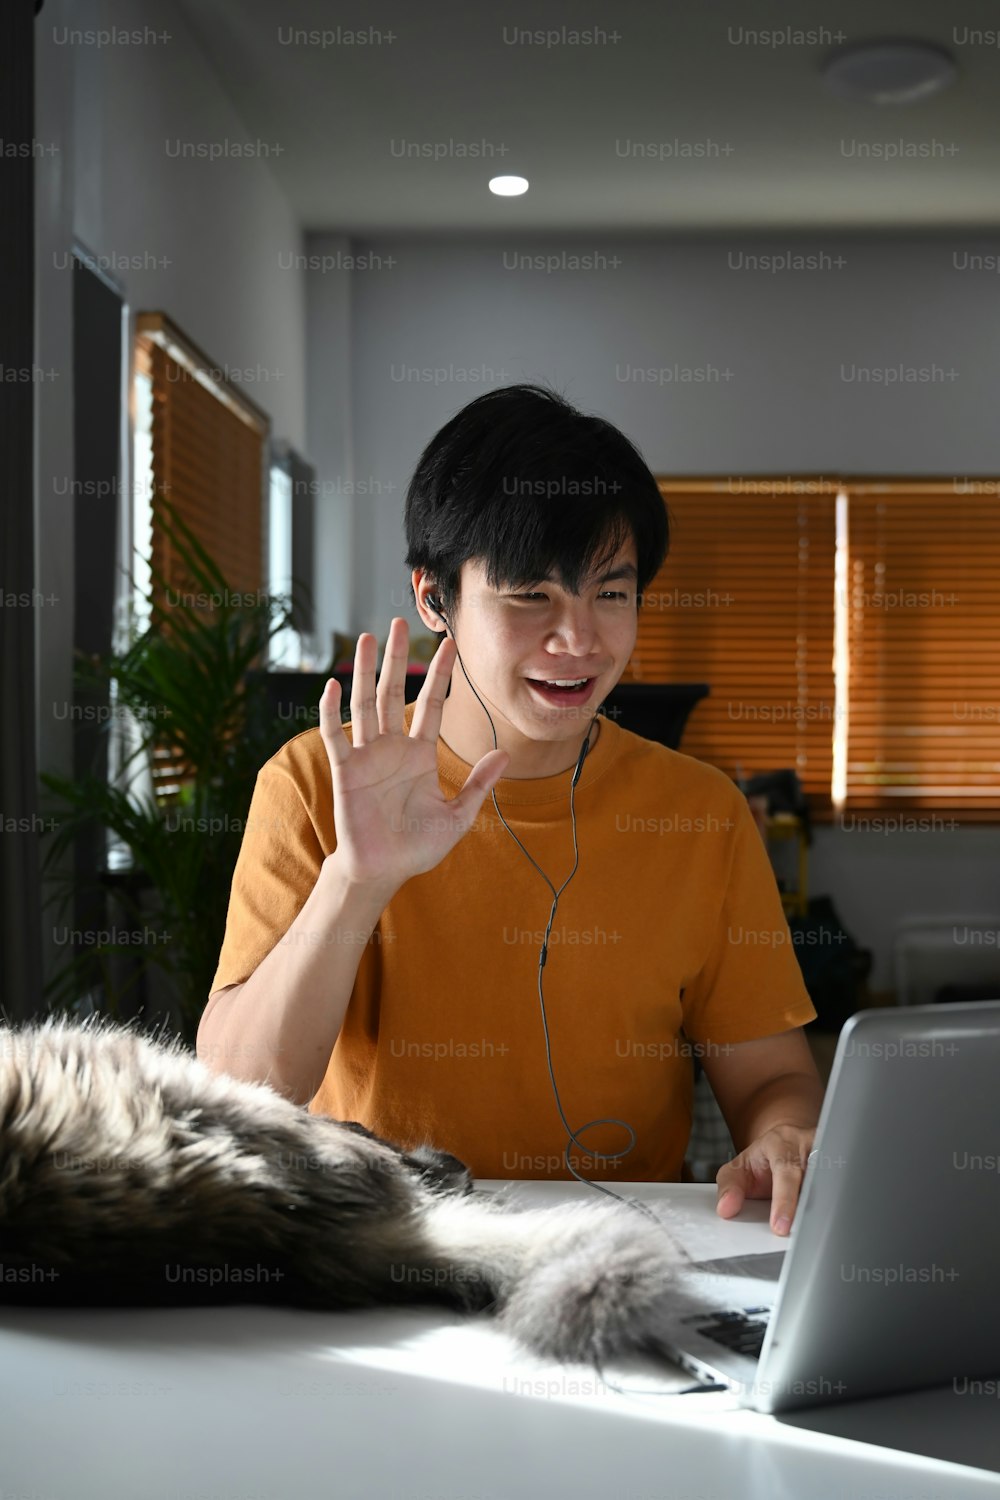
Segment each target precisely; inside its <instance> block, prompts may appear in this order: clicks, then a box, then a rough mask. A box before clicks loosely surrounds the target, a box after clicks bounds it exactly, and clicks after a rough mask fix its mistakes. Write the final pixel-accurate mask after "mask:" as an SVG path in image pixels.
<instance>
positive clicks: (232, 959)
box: [210, 760, 332, 993]
mask: <svg viewBox="0 0 1000 1500" xmlns="http://www.w3.org/2000/svg"><path fill="white" fill-rule="evenodd" d="M331 852H332V850H331V849H324V847H323V845H322V843H321V841H320V835H319V831H318V830H317V828H316V825H315V823H314V822H313V819H312V816H311V815H310V812H309V809H308V807H307V806H306V802H305V800H304V798H303V794H302V789H301V788H300V786H299V784H298V783H297V781H296V780H295V778H294V777H293V776H292V775H291V774H290V772H289V770H288V769H287V768H285V767H284V766H280V765H276V764H275V762H274V761H273V760H271V761H268V762H267V764H266V765H264V766H262V767H261V769H260V771H259V773H258V775H257V780H256V783H255V785H254V791H253V797H252V798H251V801H250V810H249V812H248V813H247V820H246V824H245V826H244V830H243V841H242V843H241V845H240V852H239V856H238V857H237V860H236V868H235V870H234V872H233V883H232V889H231V891H230V896H229V910H228V913H227V916H226V932H225V936H224V938H223V941H222V950H221V952H220V954H219V964H218V968H217V969H216V971H215V978H214V979H213V981H212V985H211V991H210V993H213V992H214V991H215V990H221V989H223V988H225V986H226V985H228V984H241V983H242V982H243V981H244V980H246V979H249V978H250V975H251V974H252V973H253V971H254V969H256V968H257V966H258V964H259V963H260V962H261V961H262V960H263V959H264V958H266V957H267V955H268V953H270V951H271V949H272V948H273V947H274V945H275V944H276V943H277V942H278V941H279V940H280V939H281V938H282V937H284V935H285V933H286V932H287V931H288V929H289V928H290V927H291V925H292V923H293V922H294V921H295V918H296V917H297V916H298V914H299V912H300V911H301V910H302V908H303V906H304V905H305V904H306V901H307V900H308V898H309V894H310V892H311V891H312V888H313V886H314V885H315V884H316V881H317V879H318V877H319V873H320V870H321V868H322V865H323V860H324V858H325V856H326V855H327V854H328V853H331Z"/></svg>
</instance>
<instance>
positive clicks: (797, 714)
mask: <svg viewBox="0 0 1000 1500" xmlns="http://www.w3.org/2000/svg"><path fill="white" fill-rule="evenodd" d="M658 483H659V486H660V490H661V493H662V494H663V497H664V501H665V503H666V504H667V507H668V510H669V513H670V518H671V544H670V553H669V555H668V557H667V560H666V562H665V563H664V566H663V568H662V570H661V571H660V573H659V574H658V575H657V577H656V578H655V579H654V580H653V582H652V583H651V585H650V587H649V589H648V590H647V593H646V596H645V602H644V606H643V609H642V610H641V611H640V614H639V626H638V634H637V638H636V647H635V651H634V652H633V655H632V658H631V660H630V662H629V666H628V668H627V669H626V671H625V673H624V674H623V677H622V680H623V681H632V682H702V681H703V682H707V683H709V685H710V687H711V696H710V697H709V698H706V699H704V700H703V701H702V702H701V703H699V704H698V705H697V707H696V708H695V710H694V712H693V714H692V716H691V719H690V721H689V723H688V726H687V728H686V729H685V733H684V744H683V749H684V753H685V754H688V755H694V756H697V757H698V758H699V759H702V760H706V761H708V762H710V763H711V764H713V765H716V766H719V767H720V769H722V770H724V771H726V772H727V773H728V774H729V775H730V776H733V777H734V778H735V779H739V778H741V777H746V776H750V775H752V774H754V773H756V772H759V771H768V770H779V769H784V768H786V767H788V768H791V769H793V770H795V771H796V772H797V774H798V776H799V778H800V780H801V782H802V785H803V788H804V790H805V792H806V796H807V799H808V801H809V804H810V810H811V812H812V813H813V815H814V817H815V818H816V819H817V821H823V820H824V819H825V820H831V819H832V818H833V817H834V815H835V814H841V815H842V814H843V812H845V811H847V810H873V809H877V810H879V811H880V812H886V811H891V812H892V813H894V814H897V815H898V814H900V813H901V812H903V811H912V812H915V813H918V812H926V811H928V810H932V811H934V812H935V813H942V814H944V815H945V816H947V817H949V818H951V819H953V820H954V821H955V822H956V823H962V822H981V823H995V822H1000V587H998V586H1000V507H998V505H997V496H998V495H1000V481H997V480H993V479H978V480H973V481H969V480H966V481H961V482H959V481H956V480H953V479H947V480H928V481H917V480H911V479H906V480H897V479H893V480H888V479H871V478H851V479H829V478H827V479H823V478H819V477H817V478H810V477H809V476H801V477H799V478H796V479H785V480H775V479H769V478H765V477H762V478H759V479H753V480H750V479H746V478H740V479H736V478H715V479H704V480H667V479H664V478H661V479H660V480H659V481H658ZM895 826H900V827H907V826H910V825H909V824H907V822H906V821H905V820H900V821H899V823H898V824H896V825H895ZM916 826H917V827H919V826H921V825H920V824H919V823H917V824H916ZM929 826H933V825H932V824H930V825H929Z"/></svg>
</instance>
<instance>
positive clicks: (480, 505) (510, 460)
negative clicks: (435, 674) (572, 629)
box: [405, 385, 670, 615]
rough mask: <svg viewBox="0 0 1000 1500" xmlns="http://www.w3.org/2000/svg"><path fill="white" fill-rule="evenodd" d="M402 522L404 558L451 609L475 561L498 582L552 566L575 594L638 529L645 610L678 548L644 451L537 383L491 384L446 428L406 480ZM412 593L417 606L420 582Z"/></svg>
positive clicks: (509, 583) (536, 574)
mask: <svg viewBox="0 0 1000 1500" xmlns="http://www.w3.org/2000/svg"><path fill="white" fill-rule="evenodd" d="M405 526H406V541H407V552H406V566H407V567H408V568H409V569H410V570H411V572H412V570H413V569H414V568H424V569H426V570H427V571H428V572H429V573H430V575H431V577H432V578H433V580H434V584H435V592H436V594H437V596H438V598H439V599H440V600H441V604H442V608H443V610H444V613H445V614H446V615H448V612H449V609H452V610H454V609H455V607H456V606H457V605H458V603H459V599H460V591H461V569H462V564H463V563H464V562H466V561H467V560H469V559H472V560H477V561H480V562H481V563H482V564H483V566H484V568H485V571H486V579H487V582H488V583H489V586H490V588H494V589H499V588H510V587H514V588H517V587H523V586H524V585H526V584H531V583H535V582H537V581H538V580H540V579H542V578H546V577H548V576H549V575H550V574H551V575H554V576H556V577H557V578H558V579H559V580H560V581H561V583H562V585H563V587H564V588H566V589H568V590H569V591H570V592H572V593H576V592H578V591H579V587H580V582H581V580H583V579H585V578H588V577H591V576H593V575H596V574H597V573H598V572H599V571H604V570H605V569H606V568H607V567H608V566H609V565H610V563H611V561H612V559H613V558H614V557H615V555H616V554H617V553H618V552H619V550H620V549H621V548H622V547H624V546H626V545H627V544H628V541H629V539H630V537H634V539H635V544H636V553H637V564H638V566H637V572H638V577H637V580H636V588H637V593H638V605H639V607H640V608H641V606H642V594H643V591H644V589H646V588H647V587H648V585H649V583H650V581H651V579H652V578H654V577H655V575H656V574H657V573H658V572H659V570H660V568H661V567H662V566H663V562H664V560H665V558H666V555H667V551H668V548H669V545H670V525H669V521H668V517H667V506H666V502H665V500H664V498H663V496H662V495H661V494H660V491H659V488H658V486H657V483H656V480H655V479H654V478H653V475H652V474H651V473H650V470H649V468H648V467H647V465H646V463H645V460H644V459H643V457H642V455H641V454H640V452H639V450H638V449H637V448H636V447H635V446H634V444H633V443H631V442H630V441H629V439H628V438H627V437H625V435H624V434H623V433H621V432H619V431H618V429H617V428H616V427H613V426H612V425H611V423H610V422H607V421H605V420H604V418H603V417H596V416H586V415H585V414H584V413H583V412H581V411H578V410H577V409H576V407H574V406H571V405H570V404H569V402H568V401H566V400H565V399H564V398H563V397H562V396H560V395H558V394H557V393H556V392H555V391H551V390H547V389H546V388H544V387H543V386H538V385H508V386H503V387H502V388H501V389H499V390H495V391H487V392H486V393H485V394H484V395H482V396H477V398H476V399H475V401H470V402H469V404H468V405H467V406H464V407H463V408H462V410H461V411H460V412H458V413H457V414H456V415H455V416H454V417H452V418H451V420H450V421H449V422H447V423H446V424H445V426H444V427H442V428H441V430H440V432H438V433H437V434H436V435H435V436H434V437H433V438H432V439H431V441H430V442H429V443H428V445H427V447H426V448H425V449H424V451H423V453H422V454H421V455H420V460H419V462H418V464H417V467H416V470H415V471H414V474H413V478H412V479H411V480H410V484H409V488H408V490H407V494H406V507H405ZM410 593H411V596H412V597H413V598H414V603H415V602H416V596H415V594H414V591H413V584H412V579H411V583H410Z"/></svg>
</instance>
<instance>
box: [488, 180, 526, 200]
mask: <svg viewBox="0 0 1000 1500" xmlns="http://www.w3.org/2000/svg"><path fill="white" fill-rule="evenodd" d="M527 191H528V179H527V177H491V178H490V192H491V193H496V194H497V196H498V197H499V198H516V197H517V196H518V195H519V194H520V193H526V192H527Z"/></svg>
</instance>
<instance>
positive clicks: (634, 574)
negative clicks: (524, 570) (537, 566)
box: [531, 563, 639, 583]
mask: <svg viewBox="0 0 1000 1500" xmlns="http://www.w3.org/2000/svg"><path fill="white" fill-rule="evenodd" d="M638 577H639V574H638V571H637V569H636V567H635V565H634V564H633V563H622V565H621V567H619V568H615V570H614V572H613V573H602V574H601V576H600V578H598V579H597V582H598V583H613V582H614V581H615V580H616V579H618V578H630V579H631V580H632V582H633V583H635V582H637V581H638ZM531 582H532V583H555V582H556V578H555V574H553V573H550V574H549V575H548V576H547V577H546V578H533V579H532V580H531Z"/></svg>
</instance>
